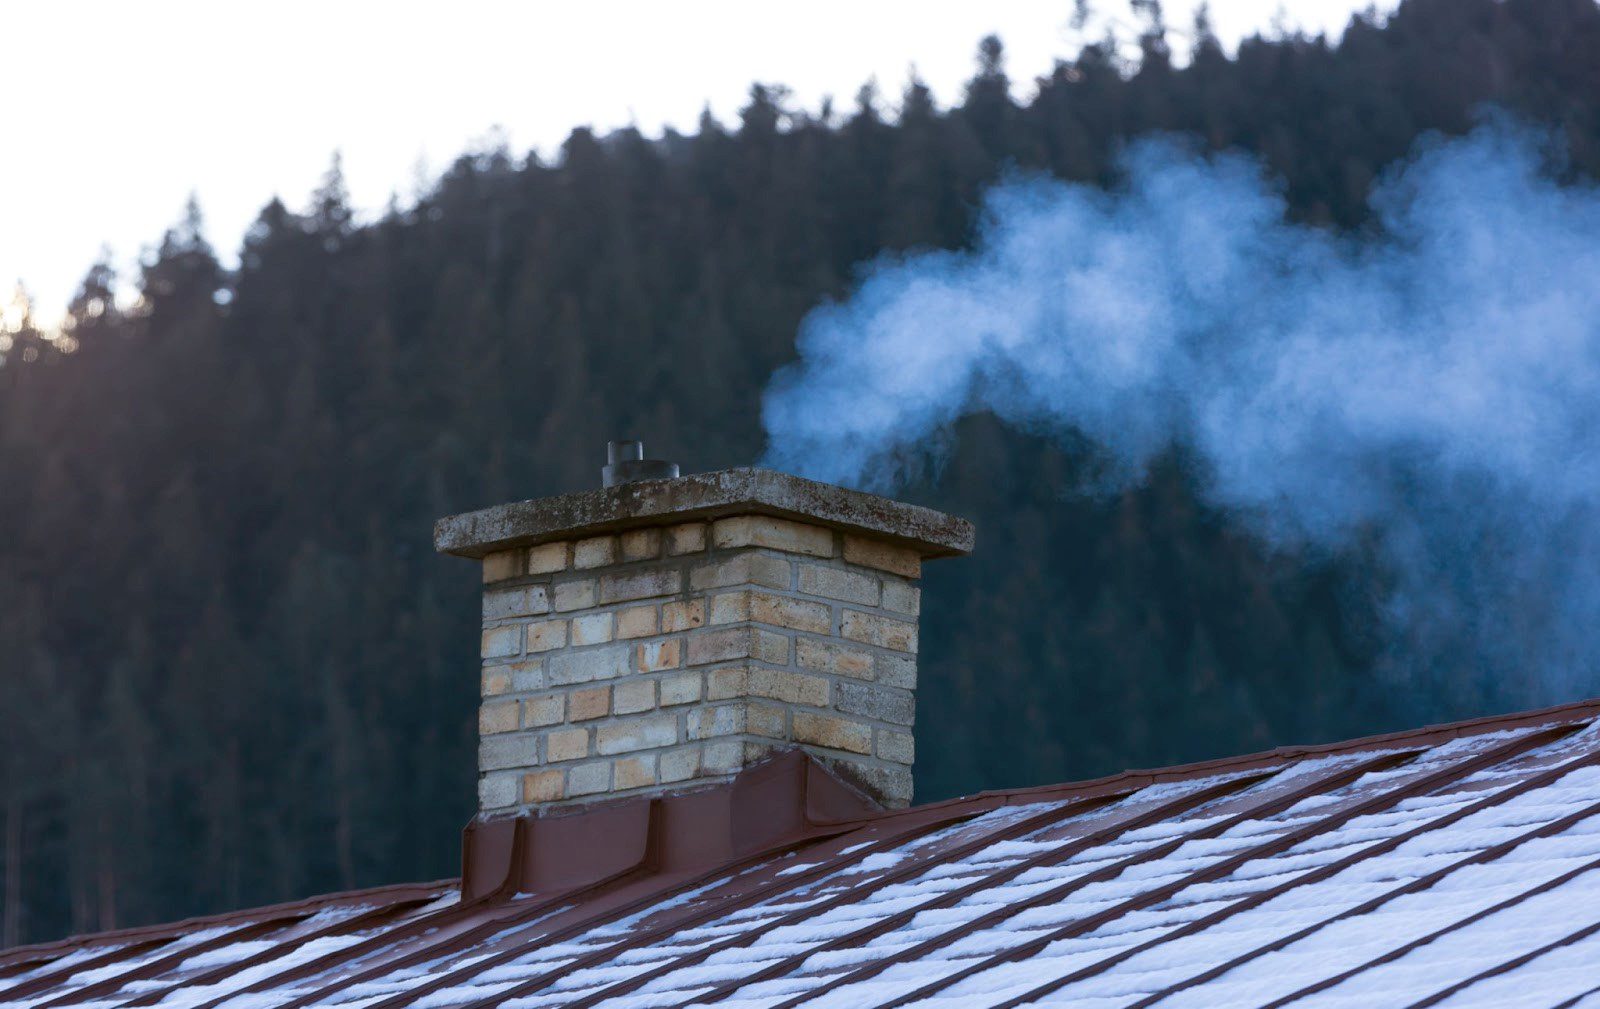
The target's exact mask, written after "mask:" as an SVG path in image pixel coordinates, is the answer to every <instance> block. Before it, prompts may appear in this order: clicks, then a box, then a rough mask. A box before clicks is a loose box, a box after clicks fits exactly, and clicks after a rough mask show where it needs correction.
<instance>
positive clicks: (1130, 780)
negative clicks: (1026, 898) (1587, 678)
mask: <svg viewBox="0 0 1600 1009" xmlns="http://www.w3.org/2000/svg"><path fill="white" fill-rule="evenodd" d="M1597 715H1600V697H1596V698H1590V699H1588V700H1583V701H1571V702H1569V703H1566V704H1558V705H1554V706H1552V707H1548V708H1535V709H1533V710H1530V711H1518V712H1512V713H1510V714H1505V715H1482V716H1479V717H1477V718H1468V719H1463V720H1462V721H1459V722H1441V723H1438V724H1434V725H1425V726H1422V727H1421V728H1416V729H1401V730H1397V731H1394V732H1383V733H1378V734H1375V735H1371V736H1357V737H1356V738H1354V739H1345V740H1339V741H1337V742H1333V743H1305V744H1294V745H1288V746H1278V747H1274V748H1273V749H1270V750H1258V751H1256V752H1255V753H1246V754H1240V755H1239V756H1234V757H1215V758H1212V759H1210V760H1198V761H1194V762H1192V763H1187V764H1172V765H1169V766H1167V767H1154V768H1134V769H1129V770H1126V771H1117V772H1116V773H1114V774H1108V775H1104V776H1102V777H1099V778H1086V779H1084V780H1082V781H1067V782H1060V783H1058V784H1050V785H1029V786H1026V787H1023V788H995V789H986V790H984V791H981V792H972V793H970V794H968V795H960V796H956V797H954V798H950V799H941V800H939V801H938V802H930V803H923V804H921V805H916V806H912V807H910V808H909V809H900V810H889V811H886V812H884V813H881V814H877V815H876V816H874V817H873V819H884V818H892V817H896V816H904V815H906V814H907V813H914V812H922V811H925V810H937V809H940V808H942V807H945V806H950V805H956V804H959V803H967V802H978V801H982V800H988V801H991V802H995V803H997V804H999V805H1010V804H1011V802H1010V800H1013V799H1022V800H1024V801H1026V800H1031V799H1034V798H1035V797H1047V796H1050V797H1053V796H1060V797H1062V798H1079V797H1084V796H1088V795H1093V794H1098V792H1100V791H1119V790H1126V789H1130V788H1143V787H1146V786H1149V785H1158V784H1165V783H1167V782H1173V781H1187V780H1190V779H1192V778H1202V777H1206V776H1208V775H1212V774H1222V773H1227V772H1228V771H1249V770H1253V769H1254V768H1257V767H1262V766H1266V765H1268V764H1270V763H1273V762H1278V763H1282V762H1285V761H1288V760H1293V759H1298V758H1302V757H1322V756H1328V755H1333V754H1340V753H1361V752H1363V751H1365V750H1372V749H1379V748H1382V747H1384V746H1391V745H1392V746H1399V747H1407V746H1425V745H1436V744H1438V743H1442V742H1446V741H1448V740H1450V739H1455V738H1458V737H1460V736H1472V735H1485V734H1487V733H1490V732H1500V731H1505V730H1507V729H1517V728H1531V727H1533V726H1538V725H1542V724H1545V723H1547V722H1564V721H1582V720H1583V719H1584V718H1586V717H1588V718H1593V717H1595V716H1597Z"/></svg>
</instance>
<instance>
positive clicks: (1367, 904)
mask: <svg viewBox="0 0 1600 1009" xmlns="http://www.w3.org/2000/svg"><path fill="white" fill-rule="evenodd" d="M1596 759H1597V757H1595V756H1593V755H1591V756H1589V757H1585V758H1580V759H1579V760H1574V761H1570V762H1568V763H1567V764H1562V765H1560V766H1558V767H1556V768H1553V769H1552V770H1551V771H1548V772H1545V773H1544V774H1540V775H1537V776H1536V777H1534V778H1529V779H1527V780H1526V781H1524V782H1521V783H1520V784H1518V785H1514V786H1512V787H1510V788H1507V789H1504V790H1503V791H1502V792H1499V793H1496V794H1497V795H1499V796H1500V797H1501V799H1502V801H1503V800H1504V799H1510V798H1515V797H1516V796H1518V795H1523V794H1526V793H1527V792H1530V791H1534V790H1536V789H1539V788H1543V787H1545V786H1546V785H1549V784H1552V783H1553V782H1554V781H1556V780H1559V779H1560V778H1562V777H1565V776H1566V775H1567V774H1570V773H1571V772H1572V771H1573V770H1574V769H1576V768H1577V767H1580V766H1584V765H1587V764H1590V763H1593V762H1594V761H1595V760H1596ZM1554 772H1559V773H1555V776H1554V777H1550V775H1551V774H1552V773H1554ZM1474 811H1475V810H1474ZM1594 816H1600V803H1594V804H1592V805H1589V806H1585V807H1584V808H1583V809H1581V810H1579V811H1578V812H1576V813H1569V814H1568V815H1566V816H1563V817H1560V818H1558V819H1555V820H1552V821H1550V822H1549V823H1547V824H1545V825H1544V826H1542V827H1537V828H1535V829H1533V830H1529V831H1525V832H1524V833H1521V834H1518V835H1517V836H1516V837H1513V838H1511V839H1510V840H1509V841H1502V842H1500V843H1499V844H1495V845H1491V846H1489V847H1487V848H1484V849H1483V850H1481V851H1479V852H1477V853H1475V854H1472V855H1469V856H1467V857H1466V858H1462V859H1458V860H1456V861H1454V862H1452V863H1450V864H1449V865H1447V866H1445V867H1443V868H1441V869H1435V870H1434V871H1433V872H1430V873H1426V874H1424V875H1421V876H1418V877H1416V878H1415V879H1413V880H1411V881H1410V882H1409V883H1405V884H1403V885H1401V886H1397V887H1395V888H1394V889H1392V890H1386V891H1384V892H1383V893H1380V894H1378V895H1377V896H1375V897H1372V898H1371V899H1369V900H1366V901H1363V902H1362V903H1360V904H1357V905H1355V906H1354V907H1350V908H1346V909H1345V910H1343V911H1340V912H1339V913H1338V914H1336V915H1334V916H1333V917H1332V918H1328V919H1325V920H1323V921H1319V922H1314V923H1312V924H1310V925H1307V926H1306V927H1305V928H1302V929H1299V930H1297V931H1295V932H1291V933H1289V934H1288V935H1285V936H1281V937H1279V938H1277V939H1274V940H1273V941H1272V942H1270V943H1267V944H1266V945H1265V946H1262V947H1260V948H1258V949H1253V950H1250V951H1249V952H1247V953H1242V954H1240V955H1239V956H1236V957H1234V958H1233V959H1232V960H1228V961H1226V962H1224V963H1219V964H1216V965H1215V966H1213V967H1210V968H1207V969H1206V970H1204V971H1201V972H1200V973H1198V974H1196V975H1194V976H1193V977H1188V978H1184V979H1183V980H1182V981H1179V982H1177V983H1175V984H1173V985H1171V986H1169V987H1167V988H1164V989H1162V990H1161V991H1159V992H1156V993H1154V994H1152V995H1150V996H1148V997H1147V998H1143V999H1140V1000H1139V1001H1138V1002H1134V1003H1132V1004H1131V1005H1130V1006H1128V1007H1126V1009H1141V1007H1144V1006H1152V1005H1155V1004H1156V1003H1158V1002H1160V1001H1161V1000H1162V999H1165V998H1168V997H1170V996H1172V995H1175V994H1176V993H1178V992H1180V991H1185V990H1187V989H1189V988H1193V987H1196V986H1197V985H1202V984H1205V983H1206V982H1208V981H1213V980H1215V979H1217V978H1219V977H1221V976H1222V975H1224V974H1226V973H1228V972H1229V971H1231V970H1233V969H1234V968H1236V967H1240V966H1242V965H1244V964H1246V963H1248V962H1250V961H1251V960H1254V959H1256V958H1257V957H1261V956H1265V955H1266V954H1268V953H1275V952H1277V951H1278V950H1281V949H1285V948H1287V947H1289V946H1292V945H1294V944H1295V943H1297V942H1299V941H1300V940H1302V939H1304V938H1306V937H1307V936H1310V935H1313V934H1315V933H1317V932H1320V931H1321V930H1322V929H1324V928H1327V927H1328V926H1329V925H1332V924H1334V923H1335V922H1339V921H1343V920H1345V919H1346V918H1358V917H1360V916H1362V915H1365V914H1370V913H1372V912H1373V911H1375V910H1377V909H1378V908H1380V907H1382V906H1383V905H1384V904H1387V903H1388V902H1389V901H1391V900H1397V899H1399V898H1401V897H1405V896H1409V895H1410V894H1414V893H1421V892H1422V891H1424V890H1427V889H1429V888H1431V887H1433V886H1434V885H1436V884H1437V883H1439V881H1441V880H1443V879H1444V878H1445V877H1447V876H1449V875H1451V874H1452V873H1456V872H1459V871H1461V870H1462V869H1465V868H1468V867H1470V866H1474V865H1483V864H1486V863H1489V862H1493V861H1495V860H1497V859H1500V858H1503V857H1505V856H1506V855H1507V854H1509V853H1511V852H1512V851H1515V850H1516V849H1517V848H1518V847H1520V846H1521V845H1524V844H1527V843H1528V842H1529V841H1536V840H1538V839H1540V838H1542V837H1550V836H1553V835H1555V834H1559V833H1561V832H1562V831H1564V830H1566V829H1567V828H1569V827H1572V826H1575V825H1577V824H1578V823H1581V822H1583V821H1584V820H1587V819H1589V818H1591V817H1594ZM1447 826H1448V824H1447ZM1428 829H1430V830H1434V829H1438V824H1436V823H1435V824H1429V825H1428ZM1592 864H1593V865H1597V866H1600V861H1596V862H1595V863H1592ZM1536 892H1540V891H1539V890H1538V889H1537V888H1536V889H1535V890H1532V891H1529V892H1528V893H1526V894H1522V895H1520V896H1517V897H1513V898H1511V899H1510V900H1509V901H1506V902H1503V904H1505V906H1509V905H1510V904H1513V903H1516V902H1517V901H1521V900H1524V899H1526V898H1527V897H1528V896H1530V895H1532V894H1533V893H1536ZM1459 924H1460V923H1458V924H1457V925H1452V926H1450V927H1451V928H1456V927H1459ZM1446 931H1449V929H1443V930H1440V932H1439V933H1436V934H1435V935H1434V936H1431V937H1429V938H1428V939H1427V940H1426V941H1429V942H1431V941H1432V940H1433V939H1434V938H1437V937H1438V935H1442V934H1444V932H1446ZM1409 948H1414V946H1412V945H1411V944H1408V946H1407V947H1406V948H1405V949H1403V950H1401V951H1394V956H1398V955H1400V952H1403V951H1408V950H1409ZM1394 956H1388V957H1387V959H1393V958H1394ZM1380 962H1383V959H1382V958H1380V960H1375V961H1371V962H1370V963H1368V964H1363V965H1362V966H1360V967H1357V968H1355V969H1353V970H1351V971H1346V972H1344V973H1343V974H1339V975H1335V976H1334V977H1332V978H1326V979H1324V980H1323V981H1319V982H1317V983H1316V984H1314V985H1309V986H1307V987H1305V988H1303V989H1301V990H1300V991H1297V992H1295V993H1294V994H1293V995H1290V996H1287V997H1285V998H1283V999H1280V1000H1278V1001H1276V1002H1271V1003H1269V1004H1268V1005H1267V1006H1263V1007H1262V1009H1271V1007H1272V1006H1280V1005H1286V1004H1288V1003H1289V1002H1293V1001H1296V1000H1298V999H1301V998H1305V997H1306V996H1308V995H1311V994H1314V993H1315V992H1318V991H1322V990H1323V989H1324V988H1330V987H1332V986H1333V985H1334V984H1337V983H1338V982H1339V981H1341V980H1343V979H1344V978H1345V977H1353V976H1354V975H1356V974H1359V973H1360V972H1361V971H1363V970H1366V969H1367V968H1368V967H1370V966H1376V965H1377V964H1378V963H1380Z"/></svg>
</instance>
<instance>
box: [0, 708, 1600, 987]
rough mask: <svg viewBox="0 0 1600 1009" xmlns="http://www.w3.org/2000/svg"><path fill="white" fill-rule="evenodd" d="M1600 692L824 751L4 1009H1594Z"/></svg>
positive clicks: (43, 955) (199, 923) (494, 845)
mask: <svg viewBox="0 0 1600 1009" xmlns="http://www.w3.org/2000/svg"><path fill="white" fill-rule="evenodd" d="M1597 717H1600V701H1590V702H1584V703H1582V704H1575V705H1568V706H1565V707H1561V708H1553V709H1547V710H1544V711H1538V712H1528V713H1523V714H1518V715H1512V716H1508V717H1504V718H1493V719H1478V720H1475V721H1472V722H1463V723H1457V724H1453V725H1445V726H1433V727H1429V728H1425V729H1419V730H1416V731H1413V732H1405V733H1392V734H1389V735H1385V736H1376V737H1369V738H1366V739H1360V740H1353V741H1350V742H1346V743H1340V744H1334V745H1330V746H1314V747H1293V748H1285V749H1279V750H1274V751H1271V752H1268V753H1261V754H1254V755H1250V756H1245V757H1238V758H1232V759H1228V760H1218V761H1208V762H1205V763H1201V764H1190V765H1185V766H1182V767H1172V768H1163V769H1159V770H1149V771H1129V772H1125V773H1124V774H1120V775H1115V776H1112V777H1108V778H1102V779H1098V780H1095V781H1089V782H1080V783H1075V784H1067V785H1060V786H1051V787H1045V788H1033V789H1023V790H1017V791H1002V792H990V793H984V794H981V795H976V796H970V797H967V798H963V799H957V800H953V801H950V802H942V803H936V804H932V805H927V806H922V807H917V808H914V809H910V810H905V811H900V812H894V813H883V812H878V811H875V810H873V809H870V808H868V807H867V806H866V805H865V803H864V802H863V801H862V800H861V799H860V798H859V797H858V796H857V795H856V794H855V793H854V792H852V791H851V790H850V789H848V788H847V787H845V786H844V785H842V784H840V783H839V782H838V781H837V780H836V779H834V778H833V777H832V776H831V775H830V774H828V773H827V771H826V770H824V769H823V768H822V767H821V765H819V764H816V763H814V762H813V761H811V760H810V759H809V758H806V757H804V756H802V755H800V754H799V753H797V752H796V753H790V754H786V755H782V756H779V757H777V758H774V759H772V760H769V761H768V762H766V763H764V764H762V765H759V766H757V767H755V768H752V769H750V770H749V771H747V772H746V773H745V774H743V775H741V776H740V777H739V778H738V779H736V780H735V781H734V782H733V783H731V784H728V785H724V786H720V787H716V788H711V789H706V790H702V791H698V792H690V793H686V794H683V795H676V796H669V797H662V798H654V799H633V800H623V801H617V802H612V803H607V804H603V805H597V806H594V807H590V808H588V809H586V810H582V811H576V812H568V813H566V814H564V815H550V816H544V817H535V816H524V817H517V818H508V819H502V820H497V821H489V822H483V823H477V824H474V825H473V826H471V827H469V828H468V830H467V832H466V838H465V843H464V846H463V848H464V854H463V876H462V878H461V879H460V880H445V881H440V882H436V883H428V884H418V885H414V886H397V887H382V888H377V889H372V890H361V891H352V892H349V893H342V894H332V895H328V896H324V897H316V898H311V899H308V900H304V901H297V902H294V903H290V904H281V905H275V906H272V907H265V908H256V909H252V910H248V911H241V912H236V913H233V914H227V915H217V916H211V917H205V918H194V919H190V920H187V921H183V922H177V923H174V924H170V925H162V926H153V927H149V928H139V929H127V930H123V931H119V932H112V933H104V934H100V935H91V936H79V937H75V938H72V939H68V940H63V941H61V942H56V943H48V944H42V945H37V946H30V947H21V948H17V949H12V950H8V951H4V952H0V1007H5V1006H17V1007H21V1006H28V1007H57V1006H61V1007H65V1006H90V1005H92V1006H95V1007H105V1009H111V1007H123V1006H127V1007H134V1006H163V1007H169V1009H202V1007H204V1009H211V1007H219V1009H220V1007H226V1009H267V1007H272V1009H291V1007H301V1006H306V1007H310V1006H344V1007H349V1009H398V1007H401V1006H417V1007H419V1009H421V1007H430V1006H446V1005H449V1006H467V1007H473V1009H487V1007H490V1006H507V1007H512V1009H533V1007H545V1006H551V1007H555V1006H560V1007H563V1009H590V1007H593V1009H600V1007H604V1009H632V1007H644V1006H650V1007H655V1006H712V1005H715V1006H724V1007H737V1009H757V1007H760V1009H776V1007H785V1009H786V1007H797V1006H801V1005H806V1006H816V1007H822V1009H827V1007H841V1009H842V1007H875V1009H889V1007H900V1006H913V1005H914V1006H919V1007H935V1006H938V1007H951V1009H954V1007H958V1006H959V1007H968V1006H975V1007H989V1009H999V1007H1005V1009H1012V1007H1020V1006H1045V1005H1072V1006H1095V1007H1099V1006H1106V1007H1110V1006H1118V1007H1131V1006H1157V1005H1159V1006H1169V1007H1181V1006H1195V1007H1210V1006H1286V1005H1296V1006H1301V1005H1304V1006H1313V1005H1315V1006H1344V1005H1348V1006H1373V1005H1381V1006H1388V1005H1394V1006H1425V1005H1440V1006H1469V1005H1471V1006H1496V1007H1499V1006H1513V1005H1527V1006H1540V1007H1544V1006H1556V1005H1565V1006H1583V1007H1585V1009H1596V1007H1600V766H1597V765H1600V726H1596V725H1595V721H1596V719H1597Z"/></svg>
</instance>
